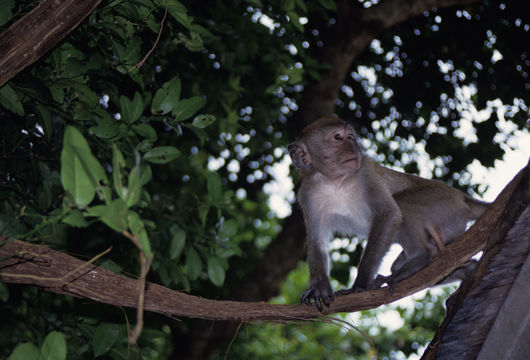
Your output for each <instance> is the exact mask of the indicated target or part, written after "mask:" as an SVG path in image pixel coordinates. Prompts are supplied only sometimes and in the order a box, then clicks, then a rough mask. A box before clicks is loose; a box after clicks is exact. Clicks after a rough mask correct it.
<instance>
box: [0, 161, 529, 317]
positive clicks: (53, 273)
mask: <svg viewBox="0 0 530 360" xmlns="http://www.w3.org/2000/svg"><path fill="white" fill-rule="evenodd" d="M529 171H530V170H529V167H528V166H527V167H526V168H525V169H524V170H522V171H521V172H520V173H519V174H518V175H517V176H516V178H515V179H514V180H512V182H511V183H510V184H509V185H508V186H507V187H506V188H505V189H504V191H503V192H502V193H501V194H500V195H499V197H498V198H497V200H496V201H495V202H494V204H493V205H492V206H490V208H489V209H488V210H487V211H486V213H485V214H484V215H483V216H482V217H481V218H480V219H479V220H478V221H477V222H476V223H475V224H474V225H473V226H472V227H471V228H470V230H469V231H468V232H466V233H465V234H464V235H463V236H462V237H460V238H459V239H458V240H456V241H454V242H453V243H451V244H449V245H448V246H447V247H446V248H445V249H444V250H443V251H442V252H441V253H440V255H439V256H438V257H436V258H435V259H434V261H433V262H432V263H431V264H430V265H429V266H428V267H426V268H425V269H424V270H422V271H420V272H418V273H417V274H415V275H414V276H412V277H411V278H409V279H407V280H405V281H403V282H402V283H400V284H398V285H397V286H396V287H395V289H394V291H393V292H392V293H391V292H390V291H388V289H387V288H383V289H378V290H375V291H367V292H363V293H357V294H351V295H348V296H342V297H339V298H337V299H336V300H335V301H334V302H333V303H332V305H331V307H330V308H329V309H325V311H324V314H331V313H335V312H345V311H347V312H353V311H359V310H365V309H370V308H374V307H378V306H380V305H383V304H387V303H390V302H393V301H396V300H398V299H400V298H402V297H405V296H407V295H410V294H413V293H415V292H417V291H419V290H421V289H423V288H425V287H427V286H430V285H434V284H436V283H437V282H438V281H440V280H441V279H443V278H444V277H445V276H447V275H448V274H449V273H451V271H452V270H453V269H455V268H456V267H458V266H459V265H461V264H463V263H464V262H465V261H466V260H467V259H468V258H469V257H470V256H471V255H473V254H475V253H476V252H478V251H480V250H481V249H482V248H483V244H485V243H486V240H487V239H488V238H489V237H490V235H491V234H492V233H496V234H498V233H502V232H504V233H506V232H507V231H508V230H509V225H506V224H513V222H514V221H515V219H517V218H518V217H519V216H520V214H521V211H522V210H521V211H518V210H517V211H511V212H510V213H509V216H507V215H506V214H504V215H503V211H504V209H505V208H507V206H508V207H510V206H512V204H511V203H509V202H508V199H509V198H510V197H511V198H512V199H516V200H512V201H518V202H519V203H521V202H526V204H527V205H528V196H526V197H525V195H524V194H525V193H524V189H525V186H524V184H523V185H521V184H522V183H523V182H524V181H527V180H526V179H528V176H529V175H528V173H529ZM523 175H524V176H523ZM522 178H523V181H521V179H522ZM517 208H519V207H517ZM501 215H502V216H501ZM4 240H5V239H4ZM0 259H3V260H1V261H0V276H1V277H2V280H4V281H5V282H8V283H21V284H31V285H36V286H40V287H42V288H44V289H46V290H48V291H52V292H56V293H59V294H68V295H73V296H76V297H81V298H89V299H92V300H95V301H98V302H101V303H106V304H111V305H117V306H127V307H133V308H134V307H137V306H138V281H137V280H136V279H131V278H127V277H124V276H120V275H117V274H115V273H113V272H111V271H108V270H105V269H103V268H100V267H97V266H95V265H93V264H89V265H88V266H87V263H86V262H84V261H81V260H78V259H76V258H74V257H72V256H70V255H67V254H64V253H61V252H59V251H55V250H52V249H49V248H46V247H43V246H39V245H33V244H29V243H25V242H22V241H13V242H7V243H5V244H4V245H3V246H2V247H1V248H0ZM144 309H145V310H147V311H153V312H158V313H162V314H167V315H171V316H179V317H180V316H183V317H191V318H201V319H210V320H242V321H244V320H271V321H289V320H297V319H310V318H315V317H318V316H320V315H321V314H320V313H319V312H318V311H317V310H316V309H315V307H312V306H311V307H310V306H306V305H272V304H268V303H265V302H236V301H215V300H209V299H204V298H200V297H196V296H192V295H187V294H184V293H182V292H179V291H175V290H171V289H168V288H165V287H163V286H160V285H157V284H153V283H147V284H146V289H145V303H144Z"/></svg>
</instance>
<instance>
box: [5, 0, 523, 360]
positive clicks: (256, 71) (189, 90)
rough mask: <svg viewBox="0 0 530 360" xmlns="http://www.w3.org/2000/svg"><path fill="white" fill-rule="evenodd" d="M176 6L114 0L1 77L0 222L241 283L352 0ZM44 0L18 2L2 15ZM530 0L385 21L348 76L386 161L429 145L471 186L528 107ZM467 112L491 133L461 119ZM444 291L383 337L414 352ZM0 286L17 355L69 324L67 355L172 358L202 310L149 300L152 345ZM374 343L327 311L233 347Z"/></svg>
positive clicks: (346, 264)
mask: <svg viewBox="0 0 530 360" xmlns="http://www.w3.org/2000/svg"><path fill="white" fill-rule="evenodd" d="M359 3H360V4H364V6H365V7H367V6H368V5H369V4H368V3H369V2H367V1H359ZM167 4H168V8H167V12H168V14H167V16H166V18H165V21H164V22H163V24H162V19H163V18H164V15H165V10H166V9H165V6H166V1H165V0H137V1H124V0H115V1H110V0H108V1H105V0H104V1H102V3H101V4H100V6H99V7H98V8H97V9H96V10H95V11H94V12H93V13H92V14H91V15H90V16H89V17H88V18H87V19H86V20H85V21H84V22H83V23H82V24H81V25H80V26H79V27H78V28H77V29H76V30H75V31H73V32H72V33H71V34H69V36H68V37H67V38H66V39H65V40H63V41H62V42H60V43H59V44H58V45H57V46H56V47H55V48H53V49H52V50H51V51H50V52H49V53H48V54H47V55H46V56H44V57H43V58H42V59H40V60H39V61H38V62H37V63H35V64H34V65H32V66H30V67H29V68H27V69H26V70H24V71H23V72H21V73H20V74H18V75H17V76H16V77H15V78H13V79H12V80H10V81H9V82H8V83H7V84H6V85H4V86H3V87H1V88H0V118H1V119H0V133H1V142H2V144H1V150H0V151H1V156H0V234H1V235H5V236H9V237H13V238H19V239H25V240H27V241H35V242H42V243H44V244H46V245H48V246H51V247H54V248H57V249H61V250H63V251H68V252H72V253H75V254H79V255H81V256H83V257H85V258H87V259H88V258H91V257H93V256H94V255H96V254H98V253H100V252H101V251H103V250H104V249H107V248H108V247H110V246H112V248H113V250H112V252H111V253H110V255H109V256H108V257H105V258H104V259H101V260H100V261H99V262H98V265H101V266H103V267H105V268H107V269H110V270H112V271H115V272H117V273H123V274H127V275H129V274H138V273H139V260H138V251H136V250H135V248H134V245H133V244H132V243H130V242H129V241H128V240H127V239H126V238H125V237H124V236H123V235H122V233H124V232H127V233H130V234H131V235H132V236H133V237H135V238H136V239H137V240H138V241H139V243H140V244H141V248H142V251H143V253H144V254H145V255H147V256H150V255H151V254H152V255H153V262H152V266H151V270H150V273H149V276H148V278H149V280H150V281H154V282H157V283H160V284H163V285H164V286H168V287H172V288H175V289H179V290H191V292H192V293H193V294H198V295H200V296H204V297H208V298H228V297H229V296H230V294H231V291H232V289H234V288H237V286H238V285H239V284H240V282H241V281H242V280H243V279H245V277H246V276H247V275H248V274H249V272H250V271H251V270H252V269H253V268H254V266H255V264H256V263H257V262H258V261H259V260H260V255H261V253H262V251H263V249H264V248H265V247H266V246H267V245H268V244H269V242H270V241H271V239H272V238H273V237H274V236H275V235H276V234H277V233H278V231H279V229H280V225H281V219H279V218H278V217H277V216H276V214H275V213H274V212H273V211H272V210H271V208H270V207H269V205H268V200H269V194H268V193H266V192H265V191H264V189H265V188H267V187H266V185H268V184H270V182H271V181H272V180H273V179H274V174H275V171H274V169H275V166H276V164H278V163H279V162H280V161H281V160H282V159H283V158H284V156H285V151H284V146H285V145H286V144H287V143H288V142H289V141H290V140H292V139H293V138H294V137H295V136H296V134H295V133H294V132H293V128H294V126H292V124H290V123H289V120H290V119H292V115H293V113H294V112H295V111H296V109H297V102H298V101H300V99H301V98H302V96H303V89H304V88H306V87H307V86H310V84H311V83H312V82H313V81H318V79H319V77H320V76H321V74H322V70H325V69H326V64H322V63H319V62H318V61H317V60H316V59H317V58H318V54H319V51H320V50H319V49H321V48H322V46H323V45H325V44H323V42H325V41H326V37H325V35H326V29H328V28H329V27H330V26H332V25H333V23H334V22H333V19H334V17H335V16H336V11H337V5H336V3H335V2H334V1H331V0H320V1H301V0H292V1H280V0H273V1H259V0H248V1H243V0H236V1H231V2H221V1H218V2H211V3H208V5H205V4H204V3H201V2H193V1H182V2H178V1H174V0H170V1H168V2H167ZM35 5H36V3H35V2H34V1H30V0H26V1H17V2H13V1H7V3H6V6H3V7H2V13H1V14H0V30H4V29H6V28H7V27H8V26H10V25H11V24H12V23H13V22H15V21H16V20H18V19H19V18H21V17H22V16H23V15H25V14H26V13H27V12H28V11H30V10H31V8H32V7H33V6H35ZM360 6H361V5H360ZM522 6H523V5H522V4H511V3H510V4H509V5H506V4H503V3H500V2H498V1H487V2H484V3H483V4H481V5H479V6H474V7H469V8H466V9H459V10H456V11H455V9H447V10H438V11H433V12H431V13H428V14H425V16H421V17H418V18H415V19H411V20H409V21H407V22H406V23H403V24H401V25H399V26H397V27H395V28H393V29H390V30H388V31H386V32H384V33H383V34H381V37H380V38H378V39H377V40H375V41H373V42H372V44H371V46H370V48H369V49H368V50H367V51H365V52H364V53H363V55H362V56H361V58H359V59H357V61H356V63H355V64H354V68H353V69H352V70H353V72H352V76H351V77H349V78H347V79H345V84H344V86H343V88H342V92H341V94H340V98H339V99H338V101H337V113H338V114H339V115H341V116H343V117H344V118H347V119H349V120H353V121H354V122H355V124H356V126H357V127H358V128H359V131H360V133H361V134H362V135H363V136H364V137H365V138H366V139H367V142H366V145H367V147H368V151H369V152H370V151H372V152H373V150H374V149H376V148H377V153H378V154H379V158H380V160H381V161H383V162H386V163H390V164H394V165H396V166H400V167H403V168H406V169H407V170H409V171H417V170H418V169H419V168H420V165H419V162H420V159H421V157H422V156H426V155H425V154H427V155H428V156H430V158H431V159H432V160H433V162H432V163H433V164H434V165H433V166H432V168H431V169H430V170H432V172H433V174H434V176H435V177H440V178H443V179H444V180H446V181H448V182H450V183H451V182H453V184H454V185H456V186H460V187H464V188H465V187H466V186H470V183H469V177H468V176H467V175H466V166H467V165H469V164H470V163H471V161H472V160H473V159H475V158H476V159H479V161H481V162H482V163H483V164H485V165H487V166H491V165H492V164H493V161H494V160H495V159H499V158H501V157H502V155H503V151H504V147H503V143H504V142H505V140H506V139H508V138H509V137H510V136H511V134H512V133H513V132H514V131H515V130H517V129H520V128H522V127H523V126H524V124H525V121H526V119H527V118H528V108H527V104H526V103H525V99H528V91H529V84H528V67H529V63H528V59H527V56H528V55H527V53H526V49H525V44H528V40H529V39H528V37H529V35H528V34H529V31H528V24H527V23H525V21H526V20H524V19H523V20H521V19H520V14H523V13H525V12H524V9H522ZM517 19H519V20H517ZM306 20H307V22H306ZM162 25H163V26H162ZM159 31H161V34H160V40H159V41H158V42H156V39H157V36H158V34H159ZM459 33H466V34H474V35H475V36H472V35H470V36H455V34H459ZM153 47H154V51H153V53H152V54H151V55H150V56H149V57H147V58H146V60H145V62H144V63H143V64H142V65H141V66H139V67H138V66H137V65H139V64H141V61H142V59H143V58H144V56H145V55H146V54H148V53H149V51H150V50H151V48H153ZM498 54H502V60H499V59H498ZM497 98H498V99H500V102H499V101H495V100H496V99H497ZM503 104H506V105H503ZM478 110H485V113H484V114H485V115H484V116H485V117H484V118H482V117H480V116H477V115H476V112H478ZM470 114H471V115H470ZM473 114H475V115H473ZM497 116H501V117H502V119H496V117H497ZM504 119H506V120H507V121H504ZM496 120H498V121H496ZM500 120H503V121H504V122H503V121H500ZM468 123H470V124H471V125H470V126H471V129H473V131H472V132H473V133H474V134H475V135H476V136H475V137H473V136H471V138H469V137H468V136H467V135H465V134H462V131H460V130H461V129H462V128H463V127H464V126H465V125H466V124H468ZM501 123H502V124H505V123H508V124H510V126H511V127H510V128H509V130H508V131H507V132H505V133H500V131H499V126H500V125H501ZM464 135H465V136H464ZM464 150H465V151H464ZM451 174H456V175H451ZM471 185H472V184H471ZM352 244H354V246H353V247H348V248H347V249H345V248H343V249H336V250H335V251H336V253H337V254H338V255H339V258H340V259H341V260H340V261H337V262H336V264H337V266H336V267H335V270H334V273H333V275H334V277H335V278H336V279H337V280H340V283H342V285H344V284H346V283H347V282H348V279H349V274H350V266H351V265H354V264H355V263H356V261H355V260H357V259H358V257H359V254H360V250H361V246H360V245H357V246H355V244H356V243H352ZM269 261H274V259H270V260H269ZM265 275H266V274H264V276H265ZM306 278H307V274H304V273H303V271H301V270H295V271H294V272H293V274H292V275H291V276H290V277H289V279H288V280H287V283H286V285H285V286H284V287H283V290H282V297H283V299H284V300H285V301H286V302H288V303H296V302H297V301H298V295H299V293H300V292H301V291H302V289H303V288H304V286H305V282H306ZM335 285H337V286H339V283H338V282H337V283H336V284H335ZM441 299H442V297H440V296H439V297H438V298H436V299H434V298H429V295H427V296H426V298H424V299H423V300H421V303H422V304H424V307H427V306H428V304H432V309H430V310H429V311H425V309H419V308H416V307H414V310H412V311H411V310H405V309H400V308H398V309H397V310H396V311H398V312H399V313H400V314H401V315H402V316H403V317H404V318H406V319H407V322H406V324H405V325H404V326H403V327H402V328H400V329H399V330H396V331H394V332H389V331H387V330H385V329H384V328H383V327H377V329H378V330H377V333H376V334H373V333H369V335H370V337H371V338H372V339H373V341H374V343H375V348H376V349H377V350H378V352H379V354H384V355H385V356H392V355H390V354H392V351H402V352H403V353H404V354H406V355H409V354H412V353H414V352H415V351H416V349H417V347H418V346H424V345H425V344H426V342H427V339H428V338H429V337H430V336H431V335H432V332H433V330H434V329H435V328H436V327H437V324H438V323H439V320H440V318H441V316H442V312H443V311H442V306H441ZM0 300H2V303H0V312H1V313H2V319H7V320H6V321H4V322H3V323H2V326H1V327H0V358H6V357H8V356H12V358H17V356H22V355H24V356H27V358H31V357H32V356H33V357H35V356H46V355H45V354H48V355H49V356H52V354H49V353H47V351H48V350H46V349H48V344H49V343H50V342H56V343H57V344H60V346H59V345H58V346H54V348H55V349H56V351H59V350H60V349H63V348H64V347H63V346H62V343H63V342H66V356H67V357H68V358H76V359H77V358H92V357H98V356H107V357H109V358H127V357H128V356H129V357H133V358H134V357H142V358H165V357H168V356H170V354H171V353H172V351H173V350H174V349H173V347H174V343H175V341H174V339H173V337H174V336H177V335H178V334H181V333H186V330H187V326H188V323H184V324H183V325H182V326H180V328H179V329H180V330H179V331H180V332H176V331H175V330H174V328H175V325H172V327H171V328H170V326H169V324H171V319H161V318H160V317H158V316H155V315H153V314H146V324H145V328H144V330H143V332H142V335H141V337H140V339H139V342H138V346H136V347H129V346H128V344H127V326H126V320H125V316H127V319H130V322H131V323H134V313H133V312H130V311H129V310H125V311H122V310H120V309H115V308H112V307H109V306H105V305H101V304H84V303H82V302H81V301H79V300H75V299H72V298H70V297H67V296H59V295H54V294H50V293H47V292H44V291H42V290H39V289H34V288H25V287H21V286H11V285H8V286H6V285H4V284H3V283H1V282H0ZM277 301H279V300H277ZM364 316H366V317H367V318H371V317H372V316H373V313H371V312H364V313H363V317H364ZM360 328H361V329H364V330H365V331H368V330H369V329H371V328H374V324H373V322H370V323H367V324H366V326H360ZM263 339H270V343H271V344H273V346H274V348H272V349H271V347H270V346H269V345H268V344H267V343H265V342H264V341H263ZM415 341H416V345H414V342H415ZM17 344H18V345H17ZM274 349H277V351H275V350H274ZM219 351H220V352H222V351H223V349H220V350H219ZM372 351H374V350H373V349H371V348H370V347H369V346H368V343H367V342H366V341H365V340H364V337H363V336H361V335H360V334H359V333H357V332H356V331H352V332H349V333H346V332H344V331H343V330H341V329H340V328H339V327H338V326H336V325H329V324H325V323H309V324H305V325H303V326H301V325H299V324H294V325H287V326H280V325H270V326H267V327H261V326H255V325H249V326H247V327H246V328H243V330H242V331H241V333H240V334H238V338H237V341H236V342H235V344H234V346H232V348H231V349H230V350H229V354H230V358H239V357H241V358H243V357H246V358H248V357H253V358H259V357H262V358H269V357H270V355H271V354H289V357H290V358H291V357H292V358H295V357H294V356H299V357H300V358H302V357H304V356H311V355H315V354H319V355H322V356H321V357H330V358H339V357H341V356H342V357H344V356H346V355H345V354H351V355H350V356H352V357H355V356H361V355H365V356H370V355H371V354H373V353H372ZM37 354H40V355H37ZM295 354H299V355H295ZM61 356H63V355H62V353H61ZM219 356H222V355H220V354H219Z"/></svg>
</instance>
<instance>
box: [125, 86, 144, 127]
mask: <svg viewBox="0 0 530 360" xmlns="http://www.w3.org/2000/svg"><path fill="white" fill-rule="evenodd" d="M120 109H121V118H122V119H123V121H125V122H126V123H127V124H132V123H134V122H135V121H136V120H138V119H139V118H140V116H142V112H143V111H144V102H143V100H142V97H141V95H140V93H138V92H136V93H135V94H134V98H133V99H132V100H130V99H129V98H128V97H126V96H123V95H122V96H120Z"/></svg>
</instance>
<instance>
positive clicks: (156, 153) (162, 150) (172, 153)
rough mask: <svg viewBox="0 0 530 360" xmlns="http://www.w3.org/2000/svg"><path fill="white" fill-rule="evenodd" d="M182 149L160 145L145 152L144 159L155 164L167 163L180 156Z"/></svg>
mask: <svg viewBox="0 0 530 360" xmlns="http://www.w3.org/2000/svg"><path fill="white" fill-rule="evenodd" d="M179 155H180V151H178V149H177V148H176V147H173V146H159V147H156V148H154V149H152V150H149V151H148V152H146V153H145V155H144V159H145V160H147V161H149V162H152V163H154V164H165V163H168V162H170V161H171V160H174V159H176V158H177V157H179Z"/></svg>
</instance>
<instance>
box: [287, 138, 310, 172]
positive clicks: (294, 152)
mask: <svg viewBox="0 0 530 360" xmlns="http://www.w3.org/2000/svg"><path fill="white" fill-rule="evenodd" d="M287 150H289V155H290V156H291V160H292V162H293V164H295V165H296V167H297V168H299V169H304V168H307V167H308V166H309V164H310V163H311V157H310V156H309V153H308V152H307V147H306V146H305V144H304V143H303V142H295V143H292V144H290V145H289V146H287Z"/></svg>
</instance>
